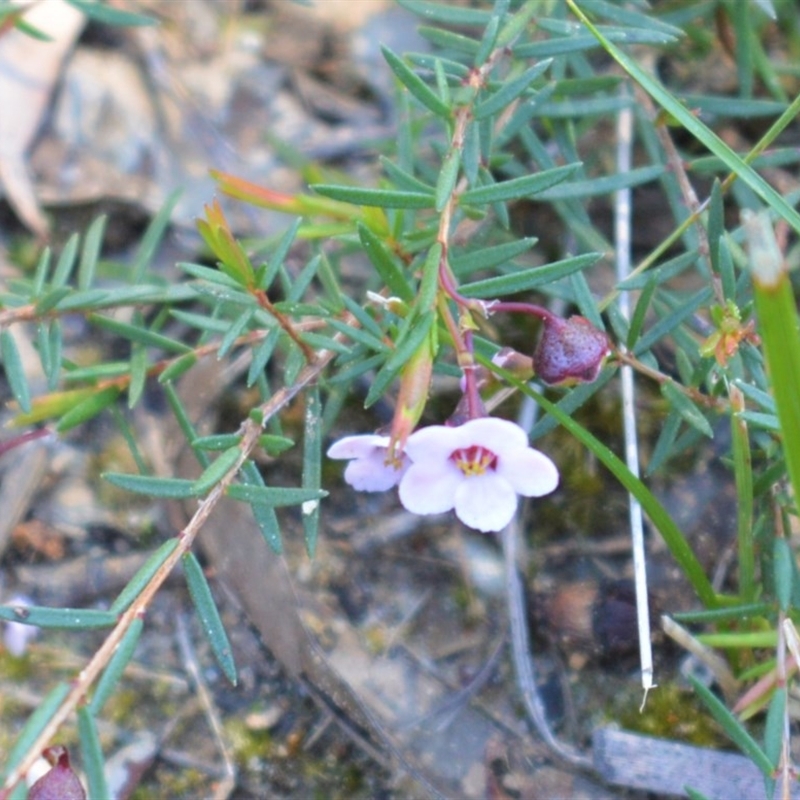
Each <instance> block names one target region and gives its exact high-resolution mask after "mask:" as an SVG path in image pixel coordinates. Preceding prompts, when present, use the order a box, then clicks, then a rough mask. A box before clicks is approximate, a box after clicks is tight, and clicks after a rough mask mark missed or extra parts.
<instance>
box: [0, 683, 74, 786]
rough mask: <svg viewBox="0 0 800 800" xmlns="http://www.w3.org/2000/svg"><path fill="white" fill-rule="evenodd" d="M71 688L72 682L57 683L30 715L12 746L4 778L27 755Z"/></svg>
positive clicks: (7, 757) (6, 762) (6, 761)
mask: <svg viewBox="0 0 800 800" xmlns="http://www.w3.org/2000/svg"><path fill="white" fill-rule="evenodd" d="M69 690H70V684H68V683H59V684H57V685H56V686H54V687H53V688H52V689H51V690H50V692H48V694H47V696H46V697H45V698H44V700H42V701H41V702H40V703H39V705H38V706H37V707H36V710H35V711H34V712H33V714H31V715H30V716H29V717H28V721H27V722H26V723H25V725H24V727H23V728H22V731H21V732H20V734H19V736H17V740H16V742H15V743H14V746H13V747H12V748H11V752H9V753H8V755H7V756H6V759H5V769H4V770H3V773H2V774H3V777H4V778H5V777H6V776H7V775H9V774H10V773H11V772H13V771H14V770H15V769H16V768H17V767H18V766H19V763H20V761H22V759H23V758H24V757H25V755H26V753H27V752H28V750H30V748H31V747H32V746H33V743H34V742H35V741H36V739H38V737H39V734H40V733H41V732H42V731H43V730H44V728H45V726H46V725H47V723H48V722H50V720H51V719H52V717H53V714H55V712H56V711H57V710H58V708H59V706H60V705H61V703H62V702H63V701H64V699H65V698H66V696H67V695H68V694H69Z"/></svg>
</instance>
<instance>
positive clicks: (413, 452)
mask: <svg viewBox="0 0 800 800" xmlns="http://www.w3.org/2000/svg"><path fill="white" fill-rule="evenodd" d="M459 430H460V429H459V428H450V427H448V426H447V425H428V427H426V428H418V429H417V430H416V431H414V433H412V434H411V436H409V437H408V441H407V442H406V446H405V450H404V452H405V453H406V454H407V455H408V457H409V458H410V459H411V460H412V461H427V462H428V463H432V462H442V461H447V459H449V458H450V454H451V453H452V452H453V450H457V449H458V448H459V447H460V439H459V433H458V431H459Z"/></svg>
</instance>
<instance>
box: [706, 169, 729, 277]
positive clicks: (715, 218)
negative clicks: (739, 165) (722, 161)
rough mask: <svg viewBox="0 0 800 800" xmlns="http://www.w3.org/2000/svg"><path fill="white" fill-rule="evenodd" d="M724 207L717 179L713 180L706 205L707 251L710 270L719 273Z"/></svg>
mask: <svg viewBox="0 0 800 800" xmlns="http://www.w3.org/2000/svg"><path fill="white" fill-rule="evenodd" d="M724 225H725V223H724V207H723V204H722V187H721V185H720V182H719V178H715V179H714V184H713V186H712V187H711V197H710V199H709V203H708V223H707V225H706V230H707V232H708V249H709V258H710V260H711V268H712V269H713V270H714V272H716V273H719V271H720V269H719V240H720V238H721V236H722V234H723V233H724Z"/></svg>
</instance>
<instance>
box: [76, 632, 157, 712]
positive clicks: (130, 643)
mask: <svg viewBox="0 0 800 800" xmlns="http://www.w3.org/2000/svg"><path fill="white" fill-rule="evenodd" d="M143 630H144V620H143V619H142V618H141V617H137V618H136V619H135V620H133V622H131V625H130V627H129V628H128V630H127V631H125V635H124V636H123V637H122V640H121V641H120V643H119V645H117V649H116V650H115V651H114V655H113V656H111V658H110V659H109V662H108V665H107V666H106V668H105V669H104V670H103V674H102V675H101V676H100V678H99V680H98V681H97V687H96V688H95V690H94V694H93V695H92V700H91V702H90V703H89V706H88V708H89V711H90V712H91V713H92V714H93V715H95V716H96V715H98V714H99V713H100V712H101V711H102V710H103V706H105V704H106V702H107V701H108V699H109V698H110V697H111V695H112V694H113V693H114V690H115V689H116V686H117V684H118V683H119V680H120V678H121V677H122V674H123V673H124V672H125V668H126V667H127V666H128V664H129V663H130V660H131V659H132V658H133V654H134V653H135V652H136V646H137V645H138V644H139V638H140V637H141V635H142V631H143Z"/></svg>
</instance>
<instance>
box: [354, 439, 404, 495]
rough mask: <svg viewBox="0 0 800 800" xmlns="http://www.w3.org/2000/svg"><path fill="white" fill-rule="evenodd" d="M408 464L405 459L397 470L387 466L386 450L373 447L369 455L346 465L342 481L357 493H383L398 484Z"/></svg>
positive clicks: (392, 466) (389, 465)
mask: <svg viewBox="0 0 800 800" xmlns="http://www.w3.org/2000/svg"><path fill="white" fill-rule="evenodd" d="M409 464H410V462H409V461H408V460H407V459H404V460H403V463H402V464H401V466H400V468H399V469H398V468H397V467H395V466H394V465H392V464H387V463H386V450H385V449H384V448H382V447H375V448H373V450H372V452H371V453H370V454H369V455H367V456H363V457H362V458H356V459H353V460H352V461H351V462H350V463H349V464H348V465H347V468H346V469H345V471H344V479H345V480H346V481H347V483H349V484H350V485H351V486H352V487H353V488H354V489H357V490H358V491H359V492H385V491H386V490H387V489H391V488H392V486H396V485H397V484H398V483H399V482H400V479H401V478H402V477H403V474H404V473H405V471H406V469H408V465H409Z"/></svg>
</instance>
